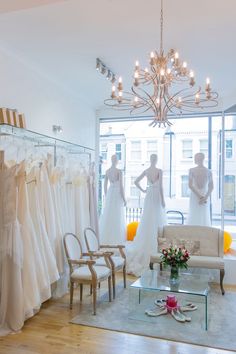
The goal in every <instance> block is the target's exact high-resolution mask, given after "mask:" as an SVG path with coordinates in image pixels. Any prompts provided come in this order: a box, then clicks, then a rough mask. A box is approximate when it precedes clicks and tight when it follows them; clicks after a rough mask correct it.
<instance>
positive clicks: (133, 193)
mask: <svg viewBox="0 0 236 354" xmlns="http://www.w3.org/2000/svg"><path fill="white" fill-rule="evenodd" d="M135 179H136V177H131V180H130V196H131V197H134V198H138V197H139V195H140V191H139V189H138V188H137V187H136V186H135V184H134V181H135Z"/></svg>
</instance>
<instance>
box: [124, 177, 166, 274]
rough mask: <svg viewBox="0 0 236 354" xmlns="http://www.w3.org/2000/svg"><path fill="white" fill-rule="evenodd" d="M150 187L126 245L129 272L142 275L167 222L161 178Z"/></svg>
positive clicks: (155, 249) (150, 183)
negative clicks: (139, 217) (137, 221)
mask: <svg viewBox="0 0 236 354" xmlns="http://www.w3.org/2000/svg"><path fill="white" fill-rule="evenodd" d="M148 183H149V187H148V189H147V194H146V197H145V200H144V207H143V214H142V218H141V221H140V224H139V226H138V229H137V233H136V236H135V238H134V240H133V241H132V242H128V243H127V245H126V252H127V272H128V273H132V274H135V275H136V276H140V275H141V273H142V272H143V271H144V270H146V269H147V268H148V265H149V263H150V256H151V254H153V253H154V254H155V253H156V252H157V232H158V228H159V227H163V225H165V224H166V223H167V221H166V213H165V208H163V206H162V204H161V193H160V181H159V178H158V179H157V180H156V181H155V182H154V183H152V182H151V181H148Z"/></svg>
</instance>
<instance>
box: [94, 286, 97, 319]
mask: <svg viewBox="0 0 236 354" xmlns="http://www.w3.org/2000/svg"><path fill="white" fill-rule="evenodd" d="M96 309H97V284H94V285H93V314H94V315H96Z"/></svg>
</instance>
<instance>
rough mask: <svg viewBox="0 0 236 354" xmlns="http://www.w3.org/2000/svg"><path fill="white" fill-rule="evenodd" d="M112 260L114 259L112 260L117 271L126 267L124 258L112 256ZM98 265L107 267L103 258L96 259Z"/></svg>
mask: <svg viewBox="0 0 236 354" xmlns="http://www.w3.org/2000/svg"><path fill="white" fill-rule="evenodd" d="M111 258H112V260H113V262H114V266H115V269H119V268H122V267H123V266H124V263H125V260H124V258H122V257H119V256H112V257H111ZM96 265H97V266H105V265H106V262H105V260H104V258H103V257H101V258H97V259H96Z"/></svg>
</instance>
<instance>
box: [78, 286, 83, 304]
mask: <svg viewBox="0 0 236 354" xmlns="http://www.w3.org/2000/svg"><path fill="white" fill-rule="evenodd" d="M79 287H80V301H82V300H83V284H80V285H79Z"/></svg>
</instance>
